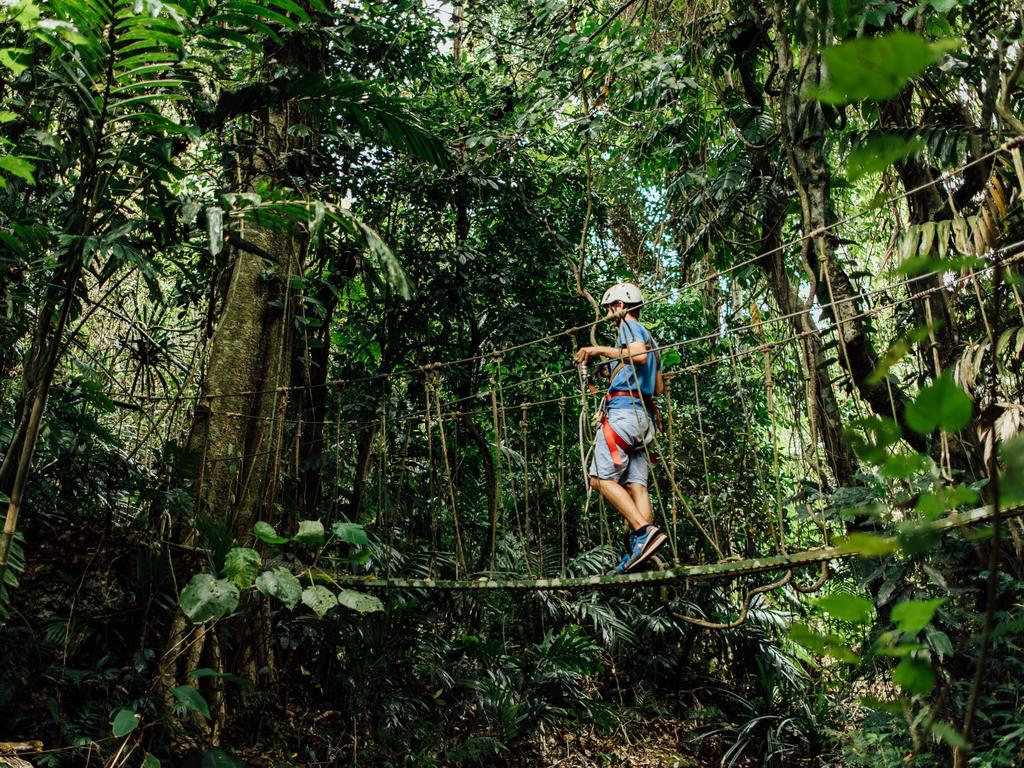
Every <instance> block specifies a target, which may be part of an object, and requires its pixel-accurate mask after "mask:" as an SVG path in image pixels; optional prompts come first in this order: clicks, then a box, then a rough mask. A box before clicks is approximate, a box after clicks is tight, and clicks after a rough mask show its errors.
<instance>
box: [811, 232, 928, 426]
mask: <svg viewBox="0 0 1024 768" xmlns="http://www.w3.org/2000/svg"><path fill="white" fill-rule="evenodd" d="M815 242H816V243H817V246H818V260H819V262H820V264H821V271H822V272H823V273H824V275H825V287H826V288H828V300H829V301H831V302H832V322H833V325H834V327H835V329H836V335H837V336H838V337H839V348H840V349H841V350H842V352H843V358H844V359H845V360H846V372H847V374H848V375H849V376H850V380H851V383H852V381H853V364H852V363H851V362H850V351H849V350H848V349H847V348H846V332H845V330H844V329H845V327H846V323H845V322H844V321H843V320H841V319H840V316H839V312H840V310H839V305H838V304H836V295H835V293H833V292H832V275H831V274H829V271H828V263H827V261H826V259H825V240H824V238H818V239H817V240H816V241H815ZM926 303H927V301H926ZM850 308H851V309H852V310H853V311H854V312H855V313H856V311H857V308H856V307H854V306H852V305H851V307H850ZM844 311H845V307H844ZM851 389H852V390H853V395H852V399H853V407H854V409H855V410H856V411H857V418H859V419H862V418H864V413H863V412H862V411H861V407H860V394H859V390H858V389H857V387H856V386H855V385H854V386H852V387H851Z"/></svg>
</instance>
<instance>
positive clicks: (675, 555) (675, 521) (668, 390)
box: [664, 376, 679, 565]
mask: <svg viewBox="0 0 1024 768" xmlns="http://www.w3.org/2000/svg"><path fill="white" fill-rule="evenodd" d="M665 421H666V423H667V425H668V450H667V451H666V452H665V454H664V455H665V467H666V469H667V470H668V479H669V483H671V485H672V541H671V542H669V543H670V544H671V545H672V562H673V564H674V565H679V545H678V544H676V540H677V539H678V538H679V510H678V508H677V507H678V499H677V498H676V496H677V494H676V491H677V490H678V489H677V487H676V477H675V471H676V470H675V464H676V462H675V455H674V454H673V450H674V449H675V444H676V439H675V428H674V427H673V422H672V384H671V382H670V381H669V378H668V377H667V376H666V377H665Z"/></svg>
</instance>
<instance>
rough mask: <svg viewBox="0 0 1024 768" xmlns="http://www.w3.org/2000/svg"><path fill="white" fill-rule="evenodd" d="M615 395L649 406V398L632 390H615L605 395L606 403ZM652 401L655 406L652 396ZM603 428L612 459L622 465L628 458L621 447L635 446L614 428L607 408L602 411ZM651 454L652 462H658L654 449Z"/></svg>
mask: <svg viewBox="0 0 1024 768" xmlns="http://www.w3.org/2000/svg"><path fill="white" fill-rule="evenodd" d="M613 397H632V398H634V399H636V400H641V401H643V403H644V406H645V407H646V406H647V402H648V399H647V398H646V397H644V396H643V395H642V394H641V393H639V392H632V391H629V390H613V391H611V392H609V393H608V394H607V395H605V398H604V401H605V405H607V404H608V403H609V402H611V399H612V398H613ZM650 402H651V405H652V406H653V405H654V399H653V398H651V400H650ZM648 410H649V409H648ZM654 415H655V416H657V409H655V411H654ZM601 429H602V430H603V431H604V441H605V442H606V443H607V444H608V453H609V454H611V457H612V461H613V462H614V463H615V466H616V467H621V466H622V465H623V464H624V463H625V461H626V460H625V458H624V457H623V456H622V454H620V453H619V449H620V448H621V449H622V450H623V451H630V450H632V448H633V447H634V446H633V445H632V444H630V443H629V442H628V441H627V440H626V439H625V438H623V437H622V435H620V434H619V433H618V432H616V431H615V430H614V429H612V425H611V424H610V423H609V422H608V412H607V409H605V410H603V411H602V412H601ZM650 454H651V463H652V464H657V463H658V461H659V459H658V456H657V454H655V453H654V452H653V451H651V452H650Z"/></svg>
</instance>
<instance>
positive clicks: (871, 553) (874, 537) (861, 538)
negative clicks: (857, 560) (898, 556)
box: [839, 533, 899, 557]
mask: <svg viewBox="0 0 1024 768" xmlns="http://www.w3.org/2000/svg"><path fill="white" fill-rule="evenodd" d="M839 542H840V543H841V544H843V545H846V546H849V547H850V548H851V549H853V551H854V552H856V553H857V554H858V555H860V556H861V557H885V556H886V555H891V554H892V553H893V552H895V551H896V550H897V549H898V548H899V544H898V542H897V541H896V539H895V538H894V537H892V536H881V535H878V534H874V533H851V534H849V535H848V536H845V537H843V538H841V539H840V540H839Z"/></svg>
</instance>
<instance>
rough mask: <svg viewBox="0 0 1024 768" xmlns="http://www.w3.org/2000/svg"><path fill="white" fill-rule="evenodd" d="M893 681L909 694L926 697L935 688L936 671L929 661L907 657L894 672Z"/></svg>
mask: <svg viewBox="0 0 1024 768" xmlns="http://www.w3.org/2000/svg"><path fill="white" fill-rule="evenodd" d="M892 680H893V682H894V683H896V684H897V685H898V686H899V687H900V688H902V689H903V690H904V691H906V692H907V693H913V694H918V695H920V696H925V695H927V694H929V693H931V692H932V688H934V687H935V671H934V670H933V669H932V665H931V664H929V663H928V662H927V661H924V660H922V659H918V658H914V657H913V656H906V657H904V658H903V660H902V661H900V663H899V664H897V665H896V669H894V670H893V672H892Z"/></svg>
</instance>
